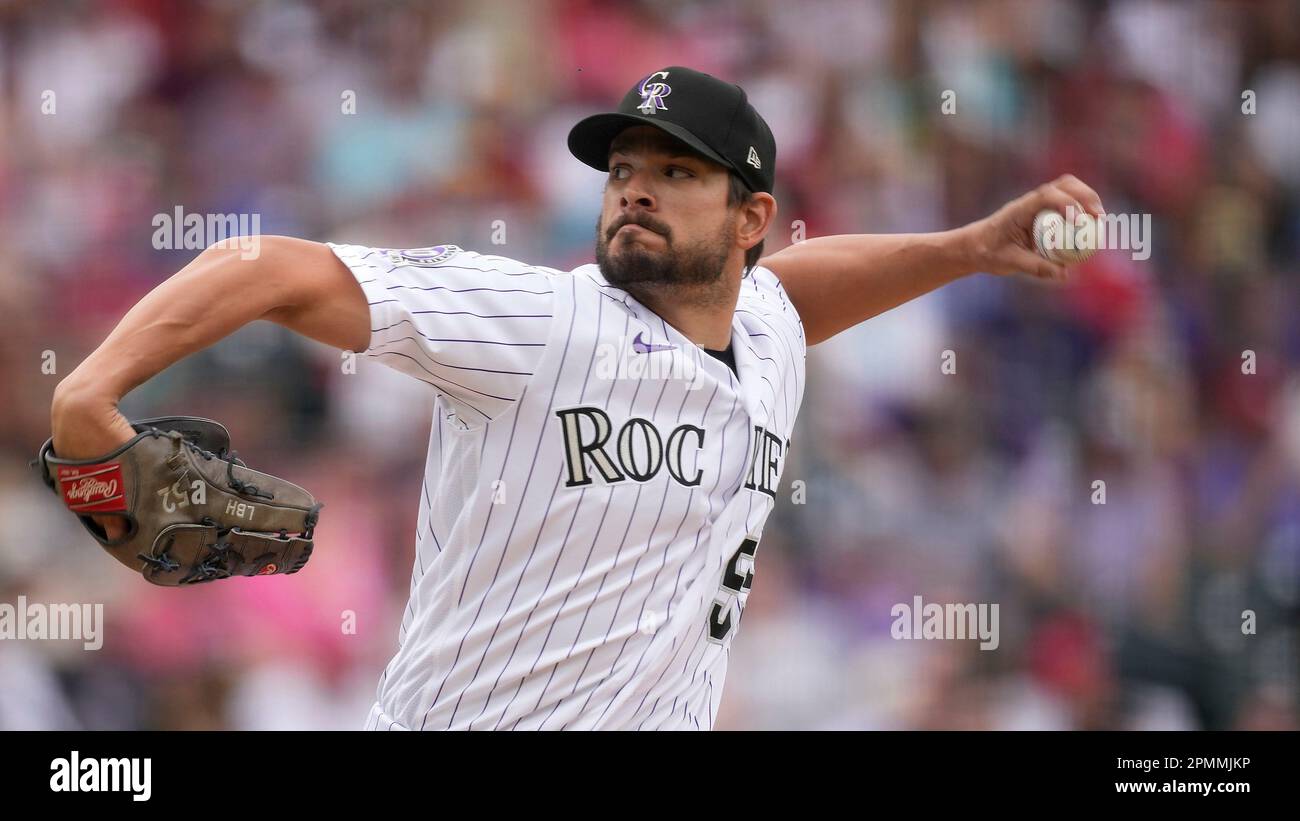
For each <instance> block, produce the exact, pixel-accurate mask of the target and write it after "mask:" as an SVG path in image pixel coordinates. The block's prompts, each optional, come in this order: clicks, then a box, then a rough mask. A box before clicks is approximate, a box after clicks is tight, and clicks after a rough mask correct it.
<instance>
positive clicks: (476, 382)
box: [326, 243, 557, 427]
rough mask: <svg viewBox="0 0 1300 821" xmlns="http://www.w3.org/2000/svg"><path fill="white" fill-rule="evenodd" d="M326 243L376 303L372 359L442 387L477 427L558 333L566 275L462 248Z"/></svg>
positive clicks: (498, 409) (506, 402)
mask: <svg viewBox="0 0 1300 821" xmlns="http://www.w3.org/2000/svg"><path fill="white" fill-rule="evenodd" d="M326 244H327V245H328V247H329V248H330V250H332V251H333V252H334V254H335V256H337V257H338V258H339V260H341V261H342V262H343V264H344V265H346V266H347V267H348V270H350V271H351V272H352V275H353V276H355V277H356V279H357V282H358V283H359V284H360V285H361V289H362V291H364V292H365V296H366V301H367V302H368V303H369V305H370V334H371V336H370V347H369V348H367V349H366V350H365V351H364V352H361V353H362V354H363V355H364V356H365V357H367V358H370V359H375V360H377V361H379V362H382V363H383V364H385V365H387V366H389V367H391V368H393V369H395V370H397V371H399V372H401V373H404V374H406V375H408V376H411V377H414V378H415V379H419V380H421V381H423V382H427V383H428V384H430V385H432V386H433V387H434V389H436V390H437V391H438V392H439V393H440V394H441V395H442V396H444V397H446V398H447V399H448V400H449V404H450V406H451V408H452V410H453V411H454V412H455V413H456V415H457V416H458V417H460V419H461V421H462V422H464V423H465V425H466V426H468V427H478V426H479V425H482V424H486V423H487V422H489V421H491V420H492V419H494V418H496V417H497V416H499V415H500V414H502V413H504V412H505V411H506V410H508V409H509V407H510V406H511V405H512V404H513V403H514V402H516V401H518V399H519V397H520V396H521V395H522V394H523V391H524V388H525V386H526V385H527V384H528V380H529V379H530V378H531V377H532V375H533V372H534V371H535V370H536V369H537V363H538V362H539V361H540V359H541V356H542V353H543V351H544V350H545V348H546V344H547V339H548V337H549V335H550V329H551V319H552V315H553V311H552V304H553V301H554V290H553V287H552V276H553V275H554V274H555V273H557V272H555V271H552V270H551V269H549V268H540V267H533V266H529V265H525V264H524V263H521V262H517V261H515V260H512V259H507V258H505V257H498V256H492V255H487V254H477V253H474V252H472V251H464V250H461V249H460V248H457V247H456V246H454V245H439V246H434V247H431V248H407V249H393V248H369V247H365V246H359V245H340V244H335V243H326Z"/></svg>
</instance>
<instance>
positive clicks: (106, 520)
mask: <svg viewBox="0 0 1300 821" xmlns="http://www.w3.org/2000/svg"><path fill="white" fill-rule="evenodd" d="M90 518H91V519H92V520H93V521H94V522H95V524H97V525H99V526H100V527H102V528H103V529H104V535H105V536H107V537H108V539H109V540H110V541H112V540H113V539H118V538H121V537H122V536H125V535H126V520H125V519H123V518H122V517H121V516H91V517H90Z"/></svg>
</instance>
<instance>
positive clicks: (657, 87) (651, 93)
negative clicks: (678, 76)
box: [637, 71, 673, 114]
mask: <svg viewBox="0 0 1300 821" xmlns="http://www.w3.org/2000/svg"><path fill="white" fill-rule="evenodd" d="M656 77H662V78H664V79H665V80H667V79H668V72H666V71H656V72H655V73H654V74H651V75H650V76H649V77H647V78H645V79H644V80H642V81H641V89H640V91H641V105H639V106H637V109H638V110H639V111H640V112H641V113H642V114H653V113H654V111H655V109H656V108H657V109H659V110H660V111H667V110H668V106H666V105H664V97H667V96H668V95H669V94H672V93H673V89H672V87H671V86H669V85H668V84H667V83H661V82H653V83H652V82H650V81H651V80H653V79H654V78H656Z"/></svg>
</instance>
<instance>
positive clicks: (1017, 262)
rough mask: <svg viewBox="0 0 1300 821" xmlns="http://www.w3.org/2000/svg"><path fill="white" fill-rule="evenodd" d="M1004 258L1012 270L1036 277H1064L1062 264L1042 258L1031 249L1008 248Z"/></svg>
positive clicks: (1059, 278) (1055, 278) (1058, 278)
mask: <svg viewBox="0 0 1300 821" xmlns="http://www.w3.org/2000/svg"><path fill="white" fill-rule="evenodd" d="M1006 259H1007V263H1008V264H1009V265H1010V266H1011V268H1013V269H1014V270H1016V271H1021V272H1023V273H1026V274H1029V275H1030V276H1033V277H1037V278H1038V279H1049V280H1064V279H1065V278H1066V270H1065V266H1064V265H1057V264H1056V263H1055V262H1052V261H1051V260H1049V259H1044V258H1043V257H1041V256H1039V255H1038V254H1036V253H1034V252H1033V251H1026V250H1025V249H1024V248H1011V249H1009V250H1008V253H1007V257H1006Z"/></svg>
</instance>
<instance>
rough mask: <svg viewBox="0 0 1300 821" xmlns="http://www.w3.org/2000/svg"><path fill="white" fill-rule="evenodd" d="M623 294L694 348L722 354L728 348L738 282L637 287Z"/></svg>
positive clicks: (642, 285) (738, 286)
mask: <svg viewBox="0 0 1300 821" xmlns="http://www.w3.org/2000/svg"><path fill="white" fill-rule="evenodd" d="M626 290H627V292H628V293H630V294H631V295H632V296H633V297H635V298H636V300H637V301H638V302H640V303H641V304H642V305H645V306H646V307H647V308H649V309H650V310H652V311H654V312H655V313H656V314H657V315H658V316H659V317H660V318H661V319H663V321H664V322H667V323H668V324H669V325H671V326H673V327H674V328H676V329H677V331H678V332H679V333H680V334H681V335H682V336H684V337H686V338H687V339H689V340H691V341H692V342H694V343H695V344H696V345H701V346H703V347H705V348H709V349H711V350H715V351H722V350H726V348H727V346H729V345H730V344H731V320H732V317H733V316H734V315H735V312H736V300H737V299H739V298H740V282H739V280H736V281H731V280H728V281H727V282H713V283H709V284H708V285H697V286H688V285H659V284H647V283H636V284H634V285H631V286H629V287H628V288H627V289H626Z"/></svg>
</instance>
